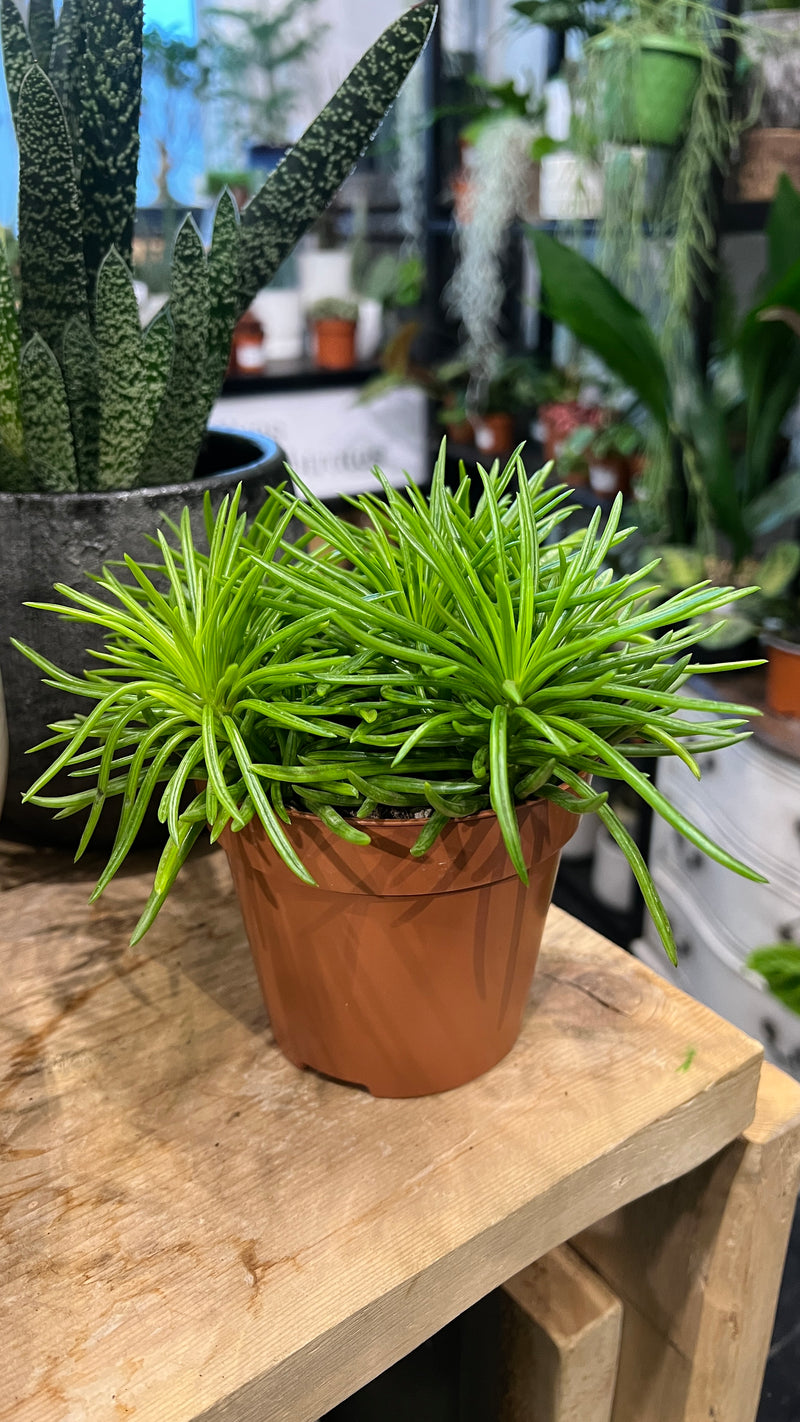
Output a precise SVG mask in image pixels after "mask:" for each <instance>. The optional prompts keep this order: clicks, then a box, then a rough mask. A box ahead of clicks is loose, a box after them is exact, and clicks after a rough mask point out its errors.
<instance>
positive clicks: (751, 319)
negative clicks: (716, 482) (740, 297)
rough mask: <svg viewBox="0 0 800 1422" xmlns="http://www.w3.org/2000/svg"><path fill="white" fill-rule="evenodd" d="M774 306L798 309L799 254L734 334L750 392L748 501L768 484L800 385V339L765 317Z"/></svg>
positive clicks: (789, 330)
mask: <svg viewBox="0 0 800 1422" xmlns="http://www.w3.org/2000/svg"><path fill="white" fill-rule="evenodd" d="M773 307H786V308H787V309H789V310H792V311H796V312H800V257H796V258H795V261H794V262H793V263H792V265H791V266H790V267H788V268H787V269H786V270H785V271H784V273H783V275H782V276H781V277H780V278H779V280H778V281H777V282H775V283H773V285H772V286H770V288H769V290H768V291H767V292H766V293H765V294H764V296H763V298H762V300H761V301H760V302H759V303H758V304H757V305H756V306H754V307H753V308H752V310H750V311H749V312H748V314H747V316H746V317H745V319H744V321H743V322H742V325H741V328H740V330H739V333H738V336H737V338H736V349H737V351H738V355H739V361H740V364H741V370H742V381H743V385H744V389H745V392H746V410H747V487H746V489H745V491H744V493H745V497H746V499H747V500H748V501H751V500H753V499H756V498H758V497H759V495H761V494H762V493H764V492H765V490H766V489H767V487H768V485H769V483H770V477H771V473H772V468H773V465H774V461H775V447H776V443H777V440H778V435H779V432H780V428H781V425H782V424H783V421H784V418H785V416H786V414H787V412H788V411H789V409H790V408H791V406H792V404H793V403H794V401H795V400H796V399H797V391H798V389H799V388H800V338H799V337H798V336H797V335H796V334H795V332H794V331H793V330H792V329H791V328H790V326H788V325H787V324H786V323H785V322H784V321H772V320H766V321H765V320H763V319H762V317H763V315H764V313H765V312H766V311H769V310H770V309H771V308H773Z"/></svg>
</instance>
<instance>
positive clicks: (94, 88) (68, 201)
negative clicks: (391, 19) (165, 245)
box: [0, 0, 436, 492]
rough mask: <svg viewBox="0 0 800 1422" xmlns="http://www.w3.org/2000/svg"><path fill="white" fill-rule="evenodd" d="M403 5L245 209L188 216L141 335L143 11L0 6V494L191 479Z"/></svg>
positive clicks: (349, 163) (138, 2)
mask: <svg viewBox="0 0 800 1422" xmlns="http://www.w3.org/2000/svg"><path fill="white" fill-rule="evenodd" d="M435 13H436V7H435V5H434V4H433V3H427V2H426V3H424V4H420V5H415V6H414V7H413V8H412V9H410V10H408V11H407V12H406V13H405V14H404V15H402V16H401V17H400V19H398V20H397V21H396V22H395V23H394V24H393V25H391V26H390V27H389V28H388V29H387V30H386V31H385V33H384V34H383V35H382V36H381V37H380V38H379V39H378V40H377V42H376V43H375V44H374V45H373V46H372V48H371V49H370V50H369V51H368V52H367V53H366V54H365V55H364V57H363V58H362V59H361V60H360V61H359V63H358V64H357V65H356V67H355V69H354V70H353V72H352V73H351V74H350V76H349V77H348V78H347V79H346V80H345V82H344V84H343V85H342V86H341V88H340V89H339V90H338V92H337V93H336V94H335V95H334V97H333V99H332V100H331V101H330V103H329V104H328V105H327V107H326V108H325V109H324V110H323V111H322V113H321V114H320V115H319V116H318V118H317V119H316V120H315V121H314V122H313V123H312V124H311V126H310V128H309V129H308V130H307V131H306V133H305V134H304V136H303V137H302V138H301V139H300V140H299V142H298V143H297V144H296V145H295V147H294V148H293V149H292V150H291V152H290V153H289V154H288V156H287V157H286V158H285V159H284V161H283V162H282V163H281V164H280V166H279V167H278V168H277V169H276V171H275V172H274V173H273V174H271V176H270V177H269V178H268V179H267V181H266V183H265V184H264V186H263V188H262V189H261V190H260V192H258V193H257V194H256V195H255V197H254V198H253V199H252V201H251V202H250V203H249V204H248V206H247V207H246V208H245V209H244V211H243V213H242V215H241V220H240V219H239V215H238V212H237V209H236V206H235V204H234V202H233V199H232V198H231V196H230V194H229V193H228V192H227V191H226V192H224V193H223V194H222V195H221V197H220V199H219V201H218V203H217V207H216V211H215V216H214V226H213V236H212V240H211V245H210V249H209V250H208V252H206V251H205V250H204V248H203V244H202V242H201V239H200V235H199V233H198V231H197V228H196V226H195V224H194V222H193V220H192V219H191V218H187V220H186V221H185V222H184V223H183V225H182V226H181V228H180V230H179V232H178V235H177V238H176V241H175V247H174V252H173V257H172V269H171V280H170V291H169V302H168V304H167V306H166V307H165V308H164V309H163V310H162V311H161V312H160V313H159V314H158V315H157V316H156V317H155V319H154V320H153V321H152V322H151V323H150V325H149V326H148V327H147V329H146V330H144V331H143V330H142V329H141V326H140V322H139V314H138V308H137V303H136V297H135V294H134V288H133V281H132V276H131V249H132V241H133V220H134V209H135V200H136V172H137V162H138V152H139V110H140V104H141V71H142V0H63V5H62V7H61V12H60V16H59V19H58V23H57V24H56V22H55V18H54V11H53V0H30V5H29V11H28V24H27V27H26V25H25V23H24V21H23V19H22V16H21V14H20V12H19V10H18V9H17V8H16V5H15V4H14V0H0V26H1V29H2V53H3V64H4V69H5V77H6V84H7V87H8V95H9V100H10V105H11V112H12V116H13V120H14V125H15V128H16V134H17V141H18V145H19V161H20V178H19V248H20V267H21V287H22V298H21V302H20V305H19V310H17V306H16V303H15V300H14V294H13V290H12V285H11V280H10V276H9V271H8V265H7V262H6V260H5V257H4V253H3V250H2V247H0V489H7V490H12V491H21V492H27V491H50V492H61V491H74V490H101V491H112V490H117V489H130V488H136V487H141V486H143V485H148V484H164V483H166V484H169V483H178V482H180V481H182V480H184V479H190V478H191V477H192V473H193V471H194V467H195V463H196V459H197V454H198V450H199V447H200V442H201V440H202V437H203V432H204V430H205V426H206V421H207V419H208V416H209V413H210V411H211V407H212V405H213V403H214V400H215V398H216V396H217V394H218V392H219V389H220V386H221V384H222V380H223V376H224V374H225V369H226V366H227V361H228V354H229V350H230V342H231V334H232V331H233V326H234V324H235V322H236V320H237V319H238V317H239V316H241V314H242V313H243V311H244V310H246V308H247V306H248V305H249V303H250V301H251V300H252V298H253V297H254V296H255V294H256V292H257V291H258V290H259V289H260V288H261V287H262V286H264V285H266V283H267V282H269V281H270V279H271V277H272V276H273V274H274V273H275V271H276V269H277V268H278V266H279V265H280V263H281V262H282V261H283V259H284V258H285V257H286V256H287V254H288V253H289V252H290V251H291V250H292V248H293V247H294V245H295V244H296V243H297V241H298V240H299V239H300V237H301V236H302V235H303V233H304V232H305V231H306V230H307V228H308V227H309V226H310V225H311V223H312V222H313V221H314V219H315V218H316V217H317V216H318V215H319V213H320V212H321V211H322V209H323V208H324V207H325V206H326V205H327V204H328V202H329V201H330V200H331V198H332V197H333V195H334V193H335V192H336V190H337V188H338V187H339V186H340V184H341V183H342V181H343V180H344V178H345V177H347V175H348V173H349V172H350V170H351V169H352V167H353V165H354V163H355V162H356V160H357V159H358V157H359V155H360V154H361V152H362V151H363V149H364V148H365V147H366V145H367V143H368V141H369V139H370V138H371V137H372V135H373V133H374V132H375V130H376V129H377V127H378V125H379V123H380V121H381V119H382V118H383V116H384V114H385V112H386V110H387V109H388V108H389V106H390V105H391V103H392V102H393V100H394V99H395V97H396V95H397V92H398V90H399V89H400V87H401V85H402V83H403V80H404V79H405V77H406V75H407V73H408V72H409V70H410V69H411V67H412V65H413V64H414V62H415V60H416V59H417V57H418V56H419V54H420V52H421V50H422V48H423V46H424V44H425V41H426V39H427V36H428V33H429V31H430V28H431V25H432V23H433V19H434V16H435Z"/></svg>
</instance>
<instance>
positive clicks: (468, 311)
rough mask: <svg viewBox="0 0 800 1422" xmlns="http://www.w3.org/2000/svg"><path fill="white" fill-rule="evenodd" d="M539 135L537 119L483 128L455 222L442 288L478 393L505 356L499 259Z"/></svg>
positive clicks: (504, 120) (527, 188)
mask: <svg viewBox="0 0 800 1422" xmlns="http://www.w3.org/2000/svg"><path fill="white" fill-rule="evenodd" d="M540 133H541V125H540V123H539V122H538V121H537V120H533V119H530V118H524V117H521V116H518V115H508V116H507V117H501V118H497V119H495V120H493V121H492V122H491V123H487V124H486V125H484V126H483V127H482V128H481V130H480V132H479V133H478V135H477V138H476V142H475V146H474V151H473V155H472V162H471V167H470V178H471V182H470V193H469V198H468V201H467V203H466V204H465V205H464V206H465V208H466V211H463V210H462V217H461V219H460V220H459V219H457V235H456V250H457V259H456V269H455V272H454V274H453V277H452V279H451V281H450V282H449V284H448V286H447V287H446V289H445V300H446V302H447V305H448V309H449V311H450V313H451V314H452V315H453V316H454V317H455V318H456V319H457V320H458V321H459V322H460V323H461V326H462V328H463V331H464V336H465V346H464V356H465V359H466V360H467V362H468V364H469V367H470V370H471V371H472V374H473V381H474V384H475V386H476V389H477V388H479V387H484V386H485V385H487V384H488V382H489V380H490V379H491V378H492V376H493V374H494V371H495V367H496V365H497V363H498V361H499V360H500V358H501V354H502V351H503V341H502V338H501V332H500V313H501V310H502V305H503V298H504V295H505V290H506V284H505V281H504V277H503V258H504V256H505V253H506V250H507V245H508V240H509V229H510V228H511V225H512V223H513V222H514V221H515V219H517V218H519V217H522V216H524V214H525V211H526V208H527V205H528V202H529V199H530V193H531V181H532V176H533V171H534V169H533V145H534V143H535V141H536V139H537V137H538V136H539V135H540Z"/></svg>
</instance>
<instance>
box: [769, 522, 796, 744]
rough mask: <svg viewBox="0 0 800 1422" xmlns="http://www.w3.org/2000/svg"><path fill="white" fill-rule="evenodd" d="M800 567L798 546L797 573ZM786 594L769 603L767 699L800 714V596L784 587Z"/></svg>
mask: <svg viewBox="0 0 800 1422" xmlns="http://www.w3.org/2000/svg"><path fill="white" fill-rule="evenodd" d="M798 567H800V549H798V556H797V563H796V565H795V574H796V573H797V571H798ZM780 591H781V593H783V594H784V595H783V596H778V597H775V598H773V599H771V600H769V601H768V602H767V604H766V609H765V615H764V617H763V618H762V628H763V630H762V636H761V640H762V643H763V645H764V649H765V651H766V657H767V685H766V699H767V705H768V706H769V709H770V711H774V712H775V714H776V715H778V716H800V598H799V597H798V595H797V592H796V590H795V591H794V592H793V593H789V592H787V591H786V588H785V587H784V588H783V589H781V590H780Z"/></svg>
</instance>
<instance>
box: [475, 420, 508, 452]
mask: <svg viewBox="0 0 800 1422" xmlns="http://www.w3.org/2000/svg"><path fill="white" fill-rule="evenodd" d="M474 426H475V447H476V448H477V449H479V450H480V452H481V454H510V452H511V450H512V449H513V448H514V417H513V415H506V414H494V415H481V416H480V418H479V419H477V420H475V421H474Z"/></svg>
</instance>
